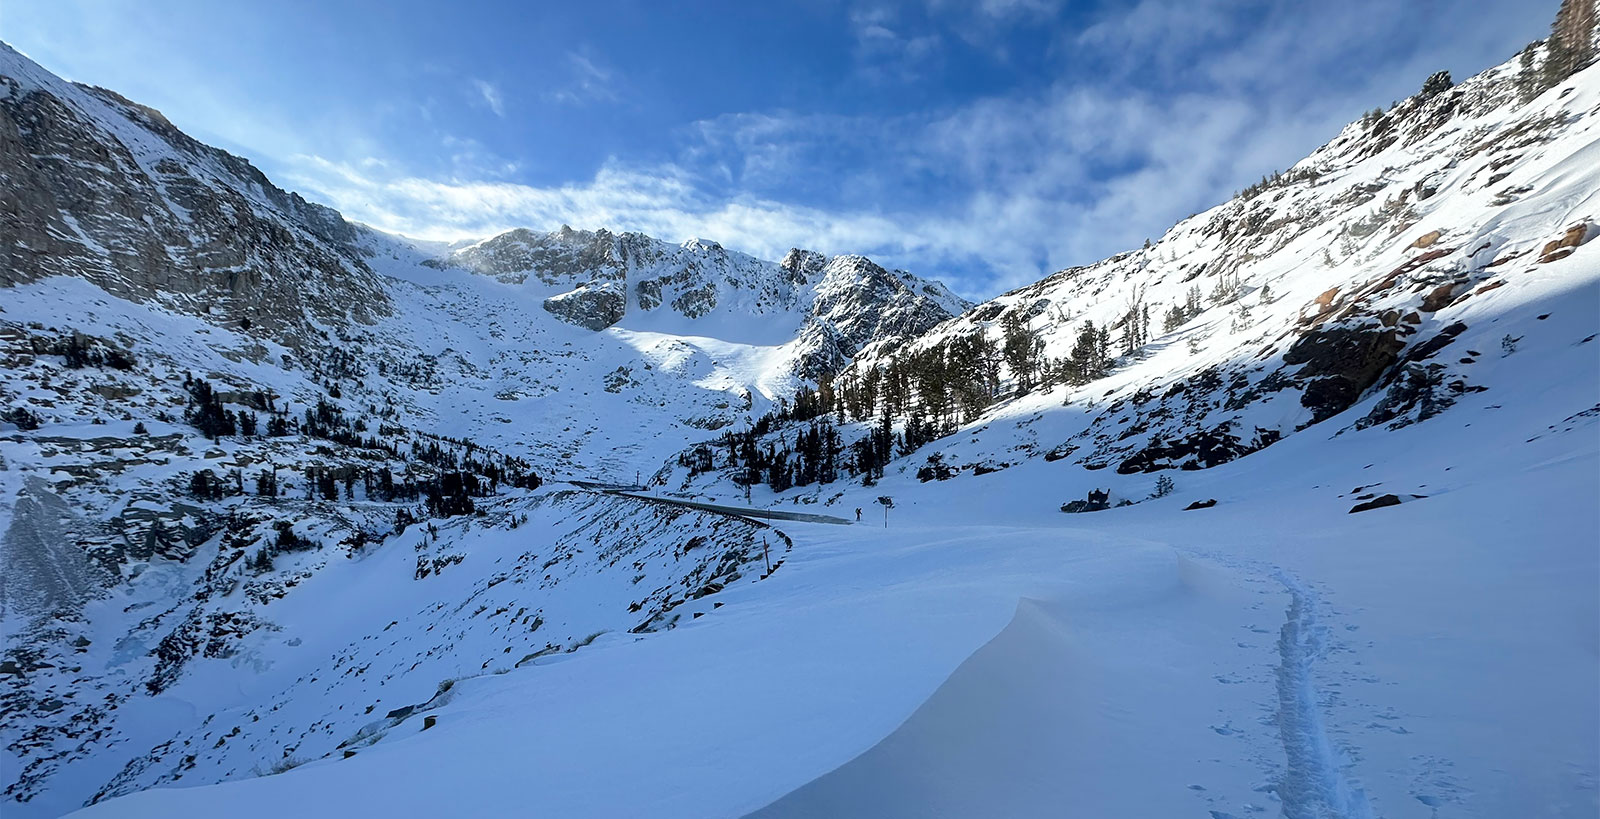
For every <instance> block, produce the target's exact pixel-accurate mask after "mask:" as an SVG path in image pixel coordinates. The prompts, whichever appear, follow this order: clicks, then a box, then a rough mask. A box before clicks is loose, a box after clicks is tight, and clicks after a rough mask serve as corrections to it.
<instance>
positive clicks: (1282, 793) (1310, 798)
mask: <svg viewBox="0 0 1600 819" xmlns="http://www.w3.org/2000/svg"><path fill="white" fill-rule="evenodd" d="M1273 576H1274V577H1275V578H1276V579H1277V580H1278V582H1279V583H1281V584H1283V587H1284V589H1285V590H1286V591H1288V592H1289V598H1290V599H1289V608H1288V612H1287V617H1286V619H1285V621H1284V624H1283V628H1282V630H1280V631H1279V633H1278V669H1277V687H1278V714H1277V722H1278V735H1279V739H1280V741H1282V743H1283V751H1284V756H1285V759H1286V764H1287V767H1286V768H1285V770H1284V774H1283V778H1282V780H1281V781H1280V782H1279V785H1278V797H1279V799H1281V800H1282V804H1283V816H1285V817H1287V819H1371V817H1372V815H1373V814H1372V808H1371V806H1370V805H1368V804H1367V796H1366V793H1365V791H1363V790H1362V788H1361V787H1360V785H1358V784H1355V783H1352V782H1350V781H1349V780H1347V779H1346V778H1345V776H1344V770H1343V769H1344V766H1345V763H1346V756H1345V754H1344V753H1343V752H1342V751H1341V750H1340V749H1339V748H1337V747H1335V746H1334V744H1333V741H1332V740H1331V739H1330V738H1329V736H1328V732H1327V727H1326V725H1325V724H1324V721H1323V714H1322V709H1321V706H1320V702H1321V696H1320V694H1319V692H1318V690H1317V686H1316V679H1315V668H1316V664H1317V661H1318V660H1319V659H1321V658H1322V657H1323V656H1325V655H1326V653H1327V650H1328V641H1327V638H1328V627H1327V626H1326V625H1324V624H1323V623H1322V621H1321V620H1320V619H1319V617H1318V614H1319V611H1318V600H1317V594H1316V592H1314V591H1313V590H1312V589H1311V588H1310V587H1309V586H1307V585H1306V584H1305V583H1303V582H1301V581H1300V580H1299V579H1298V578H1296V577H1295V576H1293V575H1291V574H1289V573H1288V572H1285V571H1282V570H1278V571H1276V572H1274V573H1273Z"/></svg>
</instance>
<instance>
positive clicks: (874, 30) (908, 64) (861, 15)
mask: <svg viewBox="0 0 1600 819" xmlns="http://www.w3.org/2000/svg"><path fill="white" fill-rule="evenodd" d="M849 20H850V31H851V34H852V35H853V36H854V38H855V54H854V57H855V60H856V70H857V73H858V74H859V75H860V76H861V77H862V78H863V79H866V80H869V81H872V82H889V81H906V80H910V79H914V78H916V77H917V75H918V72H919V70H920V69H921V68H922V66H923V64H924V63H925V62H926V61H927V60H928V59H930V58H932V57H934V56H935V55H936V54H937V52H938V50H939V47H940V46H941V45H942V42H943V41H942V39H941V38H940V37H939V35H938V34H936V33H933V32H931V31H928V30H922V31H919V32H916V33H912V28H911V24H910V23H909V22H906V21H902V20H901V19H900V14H899V12H898V11H897V10H895V9H893V8H891V7H888V6H877V5H874V6H862V7H858V8H855V9H852V10H851V12H850V14H849Z"/></svg>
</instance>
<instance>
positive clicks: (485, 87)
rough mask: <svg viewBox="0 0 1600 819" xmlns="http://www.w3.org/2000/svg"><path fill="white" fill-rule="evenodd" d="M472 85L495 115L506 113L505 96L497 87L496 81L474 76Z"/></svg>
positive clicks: (501, 115)
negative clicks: (492, 81)
mask: <svg viewBox="0 0 1600 819" xmlns="http://www.w3.org/2000/svg"><path fill="white" fill-rule="evenodd" d="M472 87H473V88H475V89H477V91H478V96H479V97H482V98H483V104H484V105H487V106H489V110H490V111H493V112H494V115H495V116H497V117H504V116H505V115H506V102H505V98H504V97H502V96H501V95H500V89H499V88H496V87H495V85H494V83H491V82H489V81H488V80H480V79H478V78H476V77H474V78H473V79H472Z"/></svg>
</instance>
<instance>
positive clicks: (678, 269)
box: [429, 226, 970, 378]
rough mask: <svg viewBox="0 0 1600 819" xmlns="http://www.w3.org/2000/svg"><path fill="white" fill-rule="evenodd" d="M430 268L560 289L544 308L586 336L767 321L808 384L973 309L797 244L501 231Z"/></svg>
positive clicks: (905, 277)
mask: <svg viewBox="0 0 1600 819" xmlns="http://www.w3.org/2000/svg"><path fill="white" fill-rule="evenodd" d="M429 264H432V265H434V266H438V267H446V268H448V267H459V268H462V269H465V270H470V271H472V272H474V273H479V274H482V275H486V276H493V277H495V278H496V279H498V280H499V281H502V282H505V283H507V284H516V285H530V286H531V285H532V284H534V283H537V284H538V285H542V286H544V287H548V288H549V289H552V290H555V291H557V292H556V293H555V294H554V295H551V296H550V297H548V298H546V300H545V302H544V307H545V310H547V311H549V312H550V313H551V314H552V315H554V316H555V317H556V318H559V319H561V320H562V321H565V322H567V323H569V324H574V325H577V326H579V327H584V328H586V329H590V330H601V329H604V328H606V327H610V326H613V325H617V324H619V323H622V322H623V321H624V318H625V317H627V316H630V315H632V316H636V317H638V318H639V319H640V320H643V321H651V322H659V321H660V320H662V319H672V318H674V317H679V318H682V319H688V320H691V321H693V320H697V319H702V318H707V317H711V316H713V315H725V316H750V315H757V316H770V317H772V319H773V321H774V322H776V323H777V324H779V325H782V327H784V328H787V329H789V330H790V332H791V333H792V334H794V335H797V336H798V337H799V338H800V341H801V343H800V345H799V348H798V350H797V351H796V356H795V364H794V368H795V371H796V372H797V373H798V374H800V375H802V376H804V377H808V378H815V377H817V376H819V375H822V374H825V373H828V372H832V371H834V370H836V369H838V367H839V366H842V365H843V363H844V362H846V361H847V360H848V359H850V358H851V357H852V356H854V355H855V354H856V353H857V352H859V351H860V350H861V349H863V348H864V347H867V346H869V345H880V346H884V347H888V348H892V347H894V346H897V345H899V344H902V343H904V342H905V341H907V340H909V339H911V338H914V337H916V336H917V335H919V334H921V333H925V332H927V331H928V330H931V329H933V327H935V326H937V325H938V324H939V323H940V322H942V321H945V320H946V319H949V318H951V317H953V316H955V315H958V314H960V313H961V312H962V311H963V310H965V309H966V308H967V307H969V306H970V305H969V304H968V303H967V302H965V301H963V300H962V299H961V298H960V297H958V296H956V295H955V294H954V293H952V292H950V290H949V288H947V287H945V286H944V285H943V284H940V283H939V282H933V281H927V280H924V279H920V278H918V277H916V276H913V275H911V274H910V273H906V272H905V271H889V270H886V269H884V268H882V267H880V266H878V265H876V264H874V263H872V262H871V261H870V260H868V259H866V258H865V257H862V256H836V257H833V258H831V259H830V258H828V257H826V256H823V255H822V254H820V253H816V252H813V251H808V250H799V249H795V250H791V251H790V252H789V253H788V255H787V256H785V257H784V259H783V261H781V262H778V263H773V262H767V261H762V260H760V259H756V258H754V257H752V256H748V255H745V254H743V253H738V252H735V251H730V250H728V249H726V248H724V247H722V246H721V245H719V244H717V243H716V242H710V241H706V240H704V239H691V240H689V241H687V242H684V243H683V244H681V245H670V244H667V243H665V242H661V241H658V240H656V239H652V238H650V237H649V236H645V235H643V234H639V233H621V234H616V233H612V232H610V231H607V230H597V231H586V230H573V229H572V228H570V227H567V226H562V228H561V229H560V230H557V231H552V232H550V233H536V232H534V231H530V230H526V229H520V228H519V229H517V230H512V231H508V232H506V233H502V234H500V235H499V236H495V237H494V238H491V239H487V240H485V241H482V242H479V243H477V244H473V245H469V246H467V247H464V248H461V249H458V250H456V251H454V252H452V253H450V254H448V255H447V256H446V257H444V258H442V259H439V260H435V261H431V262H429ZM682 326H684V327H692V326H693V325H682ZM708 332H709V331H708Z"/></svg>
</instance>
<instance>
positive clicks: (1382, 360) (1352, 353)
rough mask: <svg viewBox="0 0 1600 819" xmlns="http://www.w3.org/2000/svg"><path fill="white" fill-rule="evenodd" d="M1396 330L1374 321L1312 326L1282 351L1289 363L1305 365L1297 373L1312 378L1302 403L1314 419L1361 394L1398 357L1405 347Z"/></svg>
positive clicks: (1343, 407) (1342, 407)
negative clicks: (1352, 324)
mask: <svg viewBox="0 0 1600 819" xmlns="http://www.w3.org/2000/svg"><path fill="white" fill-rule="evenodd" d="M1404 346H1405V345H1404V343H1403V342H1402V341H1400V339H1399V337H1398V334H1397V333H1396V331H1395V330H1393V329H1389V328H1384V327H1372V326H1362V325H1358V326H1346V327H1328V328H1324V329H1319V330H1314V331H1312V332H1310V333H1308V334H1306V335H1305V336H1302V337H1301V338H1300V340H1299V341H1297V342H1295V343H1294V345H1293V346H1291V347H1290V348H1289V349H1288V350H1286V351H1285V352H1284V354H1283V361H1284V363H1285V364H1289V365H1303V366H1301V367H1300V370H1299V372H1298V373H1297V375H1298V376H1299V377H1302V378H1309V379H1311V380H1310V381H1309V382H1307V384H1306V390H1305V393H1304V394H1303V395H1302V396H1301V398H1300V403H1301V404H1302V405H1304V406H1305V407H1306V408H1307V409H1309V410H1311V412H1312V420H1313V423H1315V422H1317V421H1322V420H1324V419H1327V418H1331V417H1333V416H1335V415H1338V414H1339V413H1341V412H1343V411H1345V410H1346V409H1348V408H1349V407H1350V406H1351V405H1353V404H1355V403H1356V401H1358V400H1360V398H1361V395H1362V393H1364V392H1366V390H1367V388H1368V387H1371V386H1372V385H1373V384H1376V383H1377V381H1378V379H1379V377H1381V376H1382V375H1383V373H1384V371H1385V370H1387V369H1389V368H1390V367H1392V366H1394V363H1395V362H1396V361H1398V360H1399V354H1400V350H1401V349H1402V348H1403V347H1404Z"/></svg>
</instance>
